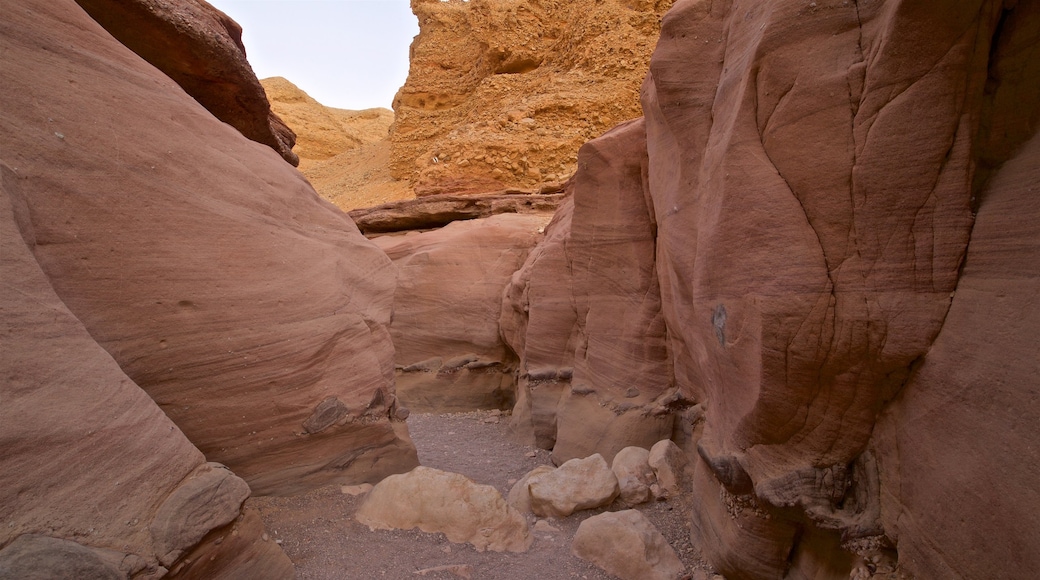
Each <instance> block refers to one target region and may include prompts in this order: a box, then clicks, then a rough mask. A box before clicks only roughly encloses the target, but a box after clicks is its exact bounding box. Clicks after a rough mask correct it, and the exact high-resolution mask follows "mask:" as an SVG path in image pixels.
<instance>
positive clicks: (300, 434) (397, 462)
mask: <svg viewBox="0 0 1040 580" xmlns="http://www.w3.org/2000/svg"><path fill="white" fill-rule="evenodd" d="M3 43H4V46H3V50H4V55H5V56H4V74H5V82H4V83H3V86H2V87H0V108H2V109H3V111H4V115H3V117H2V119H0V131H2V135H3V143H4V147H3V151H2V152H0V155H2V159H0V160H2V162H3V164H4V165H5V166H7V167H9V168H10V172H11V177H10V179H11V180H14V181H15V183H16V184H17V187H13V188H12V189H11V196H12V198H13V200H14V205H15V207H16V208H17V211H18V215H19V216H20V217H19V222H18V223H19V230H20V231H21V232H22V233H23V235H24V236H26V237H27V238H30V237H31V239H32V240H33V242H32V243H33V245H32V250H33V253H34V255H35V257H36V260H37V261H38V262H39V264H40V266H41V267H42V269H43V271H44V273H45V274H47V276H48V278H49V279H50V281H51V284H52V285H53V287H54V289H55V291H56V292H57V294H58V296H59V297H60V298H61V299H62V301H63V302H64V303H65V304H66V305H67V306H68V308H69V310H70V311H72V313H73V314H74V315H75V316H76V317H77V318H78V319H79V320H81V321H82V322H83V325H84V326H85V327H86V329H87V331H88V332H89V333H90V334H91V336H93V337H94V339H95V340H96V341H97V342H98V343H99V344H100V345H101V346H102V347H104V348H105V350H107V351H108V352H109V353H111V354H112V356H113V358H115V360H116V362H117V363H119V365H120V367H121V368H122V369H123V371H124V372H125V373H126V374H127V375H128V376H129V377H130V378H131V379H133V380H134V381H135V382H136V383H137V384H138V385H140V386H141V387H142V388H143V389H145V391H147V392H148V394H149V395H151V397H152V398H153V399H154V400H155V401H156V402H157V403H158V404H159V406H160V407H161V408H162V409H163V411H165V412H166V414H167V415H169V417H170V418H171V419H173V421H174V423H176V424H177V426H178V427H180V429H181V430H182V431H183V432H184V434H185V435H186V436H187V437H188V439H189V440H191V441H192V443H194V444H195V445H196V446H197V447H198V448H199V449H200V450H201V451H202V452H203V453H204V454H205V455H206V457H207V458H209V459H210V460H213V461H217V462H220V463H222V464H224V465H227V466H228V467H230V468H231V469H232V470H234V472H235V473H236V474H238V475H239V476H241V477H243V478H244V479H245V480H246V481H247V482H248V483H249V485H250V487H251V488H252V489H253V491H254V492H256V493H262V494H263V493H291V492H294V491H298V490H302V489H307V488H310V487H314V486H317V485H322V484H324V483H327V482H329V481H333V480H334V481H338V482H342V483H357V482H360V481H376V480H378V479H380V478H381V477H383V476H385V475H387V474H389V473H394V472H399V471H407V470H408V469H410V468H411V467H413V466H414V465H415V464H416V463H417V458H416V454H415V450H414V447H413V446H412V444H411V441H410V439H409V438H408V435H407V430H406V428H405V425H404V424H403V423H400V422H391V420H390V419H389V417H391V416H393V413H394V406H395V400H394V396H393V372H394V369H393V345H392V343H391V339H390V333H389V331H388V329H387V325H388V324H389V322H390V309H391V300H392V297H393V287H394V271H393V267H392V264H391V263H390V261H389V259H388V258H387V257H386V256H385V255H384V254H383V253H382V252H381V251H380V250H379V249H378V248H376V247H374V246H372V245H371V244H370V243H369V242H368V241H367V240H365V239H364V238H363V237H362V236H361V235H360V233H359V232H358V231H357V229H356V227H354V225H353V224H352V222H351V221H350V220H349V219H348V218H346V216H344V215H343V214H342V213H340V212H339V211H337V210H336V209H335V208H333V207H332V206H331V205H330V204H328V203H326V202H322V201H321V200H320V199H319V198H318V197H317V196H316V195H315V193H314V191H313V190H312V189H311V188H310V187H309V186H308V185H307V183H306V181H305V180H304V179H303V178H302V176H300V174H299V173H298V172H296V170H295V169H293V168H292V167H290V166H288V165H286V164H285V163H283V162H282V161H281V160H280V159H279V157H278V156H277V155H276V154H274V153H273V152H272V151H271V149H270V148H268V147H266V146H262V145H259V144H256V143H253V142H251V141H249V140H247V139H244V138H243V137H242V135H240V134H239V133H238V132H237V131H235V130H234V129H232V128H231V127H229V126H228V125H226V124H224V123H222V122H220V121H218V120H217V119H215V118H214V117H213V116H212V115H210V113H209V112H208V111H206V110H205V109H203V108H202V107H201V106H200V105H199V104H198V103H196V102H195V101H194V100H192V99H191V98H190V97H188V96H187V95H185V94H184V93H183V92H182V91H181V90H180V89H179V88H178V87H177V86H176V85H175V84H174V83H173V82H172V81H171V80H170V79H169V78H167V77H165V76H164V75H162V74H161V73H160V72H159V71H157V70H155V69H154V68H153V67H151V66H150V65H148V64H147V63H145V62H144V61H142V60H141V59H140V58H139V57H138V56H137V55H135V54H133V53H132V52H130V51H129V50H127V49H126V47H124V46H122V45H120V44H119V43H117V42H116V41H115V40H114V39H112V38H111V37H110V36H109V35H108V34H107V33H105V32H104V30H102V29H101V28H100V26H98V25H97V24H96V23H95V22H93V21H92V20H90V18H89V17H88V16H87V15H86V14H84V13H83V12H82V11H81V10H80V9H79V8H78V7H76V6H75V5H73V4H72V3H71V2H69V1H68V0H64V1H62V2H32V3H29V4H26V5H25V6H23V7H20V8H19V10H16V11H12V13H11V15H10V18H9V19H5V21H4V28H3Z"/></svg>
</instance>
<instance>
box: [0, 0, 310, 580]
mask: <svg viewBox="0 0 1040 580" xmlns="http://www.w3.org/2000/svg"><path fill="white" fill-rule="evenodd" d="M34 12H36V13H37V14H38V15H39V16H49V17H59V16H60V17H63V18H70V19H71V20H72V21H75V18H76V17H77V16H76V12H78V9H76V8H74V7H71V8H70V6H69V5H68V4H65V5H61V4H58V3H46V4H45V3H39V5H37V6H34ZM23 14H25V12H23V11H21V10H19V11H16V12H15V13H12V19H11V20H5V21H4V22H3V23H2V24H0V39H2V42H3V45H2V48H0V49H2V50H4V53H5V55H11V54H12V53H15V52H16V51H15V50H13V49H11V48H10V47H11V45H12V44H13V43H11V42H9V40H10V39H11V38H12V30H11V28H10V27H11V26H15V27H18V28H20V29H21V30H23V31H24V32H25V33H26V34H33V33H34V31H35V32H36V34H37V36H36V37H35V38H40V37H43V36H44V35H43V34H40V28H39V26H40V20H42V18H39V17H37V18H32V19H28V20H27V19H25V18H23ZM83 19H84V20H87V21H89V19H86V18H85V17H83ZM4 66H5V70H8V71H9V70H10V69H9V68H7V66H8V65H7V64H6V63H5V65H4ZM14 78H17V77H14ZM5 102H6V101H5ZM4 111H5V113H6V112H11V113H12V114H13V113H14V110H13V109H8V108H6V106H5V108H4ZM10 118H11V117H8V116H6V115H5V117H4V121H5V122H6V121H7V119H10ZM10 141H11V139H9V138H8V133H7V132H6V130H5V132H4V142H5V143H9V142H10ZM6 153H7V151H6V145H5V154H6ZM5 157H6V155H5ZM7 161H8V159H6V158H5V159H4V160H3V163H0V231H2V232H3V235H2V236H0V359H2V361H3V364H2V365H0V401H2V404H0V448H2V449H3V453H2V454H0V506H3V512H4V525H3V526H0V546H3V547H4V548H3V550H0V577H3V578H36V577H39V578H43V577H46V578H109V577H118V578H125V577H128V576H129V575H132V574H137V575H138V576H135V577H141V578H149V577H157V576H159V575H161V574H162V572H163V571H164V570H165V568H163V566H170V565H176V564H177V560H178V557H179V556H180V555H181V553H183V551H184V550H187V549H190V548H191V547H192V546H194V545H196V544H197V543H198V542H199V540H200V539H201V538H202V536H203V535H205V534H206V533H207V532H209V531H210V530H211V529H213V528H216V527H219V526H221V525H223V524H224V523H226V522H228V521H231V520H232V519H234V518H236V517H237V516H238V515H239V513H240V506H241V504H242V501H243V500H244V499H245V497H246V496H247V495H248V494H249V488H248V486H247V485H246V484H245V482H243V481H242V480H241V479H239V478H238V477H236V476H235V475H233V474H232V473H230V472H228V471H227V470H223V469H219V470H214V469H213V468H212V467H211V466H209V465H208V464H206V463H205V458H204V457H203V455H202V453H200V452H199V451H198V449H196V448H195V447H194V446H193V445H192V444H191V443H190V442H189V441H188V439H187V438H185V437H184V435H183V434H182V433H181V431H180V430H179V429H178V428H177V427H176V426H175V425H174V424H173V422H171V421H170V419H169V418H168V417H167V416H166V415H165V414H163V412H162V411H161V410H160V409H159V407H157V406H156V405H155V403H154V402H153V401H152V400H151V399H150V398H149V397H148V395H146V394H145V393H144V391H142V390H141V389H140V388H138V386H137V385H135V384H134V382H133V381H131V380H130V378H128V377H127V376H126V374H124V373H123V371H122V370H120V368H119V366H118V365H117V364H116V362H115V361H114V360H113V359H112V357H111V356H110V355H109V354H108V353H107V352H105V351H104V349H102V348H101V347H100V346H99V345H98V344H97V343H96V342H95V340H94V339H93V338H92V337H91V336H90V334H89V333H88V332H87V329H86V328H84V326H83V324H82V323H81V322H80V321H79V320H78V319H77V318H76V317H75V316H74V315H73V314H72V313H71V312H70V311H69V309H68V308H67V307H66V306H65V304H63V303H62V301H61V300H60V299H59V298H58V296H57V295H56V294H55V293H54V290H53V289H52V287H51V285H50V282H49V280H48V279H47V277H46V276H45V275H44V273H43V271H42V270H41V269H40V267H39V265H38V264H37V262H36V259H35V257H34V256H33V254H32V252H31V249H30V248H31V247H32V246H33V245H35V244H37V243H38V241H39V238H38V237H35V235H34V230H33V228H32V222H31V220H30V216H29V215H28V213H27V211H26V209H27V205H26V203H25V199H24V197H23V196H22V194H23V193H24V191H25V189H26V184H25V181H24V180H23V179H22V178H20V177H19V176H18V175H17V174H16V173H15V171H14V170H13V168H12V167H11V166H9V165H8V164H7ZM12 204H14V208H12ZM12 209H13V210H14V211H12ZM206 474H213V476H215V478H214V477H211V476H210V475H206ZM199 481H206V482H209V484H207V485H203V486H201V487H200V486H199V485H197V483H198V482H199ZM200 491H205V492H206V493H199V492H200ZM99 514H101V516H99ZM262 533H263V526H262V525H258V526H257V529H256V535H257V536H259V535H260V534H262ZM209 556H211V557H212V561H211V563H210V566H211V567H212V569H213V570H216V571H225V572H226V571H227V570H232V569H234V567H235V566H234V563H233V561H234V559H236V558H244V559H247V560H250V561H256V562H258V563H263V569H261V570H258V571H257V573H256V574H255V575H254V577H255V578H271V579H275V578H291V577H292V575H293V570H292V564H291V563H290V562H289V560H288V558H286V556H285V554H283V553H282V551H281V549H280V548H278V547H277V546H275V545H273V544H269V545H265V546H240V547H238V548H230V547H229V546H224V547H223V548H217V549H215V550H212V551H211V552H210V554H209Z"/></svg>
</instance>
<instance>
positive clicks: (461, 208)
mask: <svg viewBox="0 0 1040 580" xmlns="http://www.w3.org/2000/svg"><path fill="white" fill-rule="evenodd" d="M564 191H565V190H563V189H559V190H558V189H555V188H553V189H550V190H549V191H547V192H545V193H532V192H525V191H516V190H514V191H502V192H488V193H485V194H482V195H431V196H426V197H421V198H419V199H409V200H403V201H397V202H392V203H384V204H381V205H377V206H374V207H369V208H361V209H355V210H353V211H351V212H350V217H351V219H353V220H354V223H356V224H357V227H358V229H360V230H361V231H362V233H364V234H365V235H370V236H371V235H378V234H386V233H394V232H404V231H408V230H430V229H435V228H439V227H443V226H446V225H448V224H450V223H452V222H455V221H464V220H473V219H480V218H488V217H491V216H494V215H499V214H511V213H512V214H521V215H549V214H552V213H553V212H554V211H555V210H556V209H557V208H558V207H559V206H560V204H561V203H562V202H563V198H564V197H565V196H566V194H565V193H564Z"/></svg>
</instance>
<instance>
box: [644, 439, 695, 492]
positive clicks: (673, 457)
mask: <svg viewBox="0 0 1040 580" xmlns="http://www.w3.org/2000/svg"><path fill="white" fill-rule="evenodd" d="M648 462H649V464H650V468H651V469H653V470H654V477H655V478H656V479H657V488H658V489H659V490H660V491H659V492H658V493H659V494H660V496H661V497H674V496H676V495H678V494H680V493H682V487H683V485H684V482H685V481H686V479H687V478H686V468H687V465H688V464H689V461H688V460H687V459H686V455H684V454H683V451H682V449H679V446H678V445H676V444H675V443H673V442H672V441H671V440H670V439H662V440H661V441H658V442H657V443H654V446H653V447H651V448H650V457H649V458H648Z"/></svg>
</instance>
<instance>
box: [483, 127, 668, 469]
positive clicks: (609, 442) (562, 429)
mask: <svg viewBox="0 0 1040 580" xmlns="http://www.w3.org/2000/svg"><path fill="white" fill-rule="evenodd" d="M644 135H645V133H644V125H643V122H642V121H641V120H639V121H635V122H630V123H625V124H623V125H621V126H619V127H617V128H615V129H613V130H611V131H610V132H608V133H607V134H606V135H603V136H602V137H600V138H598V139H595V140H593V141H590V142H589V143H587V144H585V145H584V146H583V147H582V149H581V152H580V153H579V165H578V172H577V173H576V174H575V178H574V184H573V191H574V193H573V206H565V207H564V208H561V210H560V212H559V213H558V214H557V220H556V221H555V222H554V224H552V225H550V226H549V228H548V229H547V239H546V242H545V243H544V244H543V246H541V247H540V251H539V250H536V251H534V252H532V253H531V254H530V256H529V257H528V260H527V263H525V265H524V267H523V268H522V269H521V270H520V271H519V272H518V273H517V274H516V275H515V276H514V277H513V279H512V281H511V284H510V287H509V288H508V289H507V290H506V295H505V298H504V303H503V313H502V321H501V326H502V334H503V336H504V337H505V339H506V341H507V342H508V343H509V345H510V346H511V347H512V348H513V350H514V351H515V352H516V353H517V354H518V355H519V357H520V380H519V385H518V395H517V399H518V403H517V409H514V425H515V427H516V429H517V431H518V432H519V433H520V434H521V435H524V436H526V437H527V438H532V439H534V442H535V443H537V444H538V445H541V446H544V447H550V448H552V449H553V460H554V461H556V462H563V461H566V460H568V459H571V458H573V457H586V456H588V455H591V454H593V453H600V454H602V455H603V456H604V457H605V458H607V459H613V457H614V454H615V453H617V452H618V451H620V450H621V449H623V448H625V447H628V446H633V445H634V446H639V447H643V448H649V447H650V446H651V445H653V444H654V443H656V442H657V441H660V440H661V439H667V438H668V437H669V436H670V435H671V431H672V415H671V414H670V413H669V409H668V408H667V407H665V406H664V404H663V401H664V400H666V399H668V397H669V396H671V395H672V394H674V393H673V389H672V387H671V382H672V381H671V377H670V373H671V371H670V367H669V365H668V353H667V349H666V348H665V326H664V319H663V317H662V314H661V301H660V293H659V286H658V279H657V273H656V267H655V262H654V253H655V240H654V233H655V231H656V226H655V221H654V220H655V218H654V217H653V215H652V212H651V209H652V208H651V206H648V198H647V197H646V193H645V192H646V186H645V183H646V167H647V165H646V164H647V158H646V148H645V144H644V141H643V139H644ZM546 414H549V416H546ZM553 425H555V429H553Z"/></svg>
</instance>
